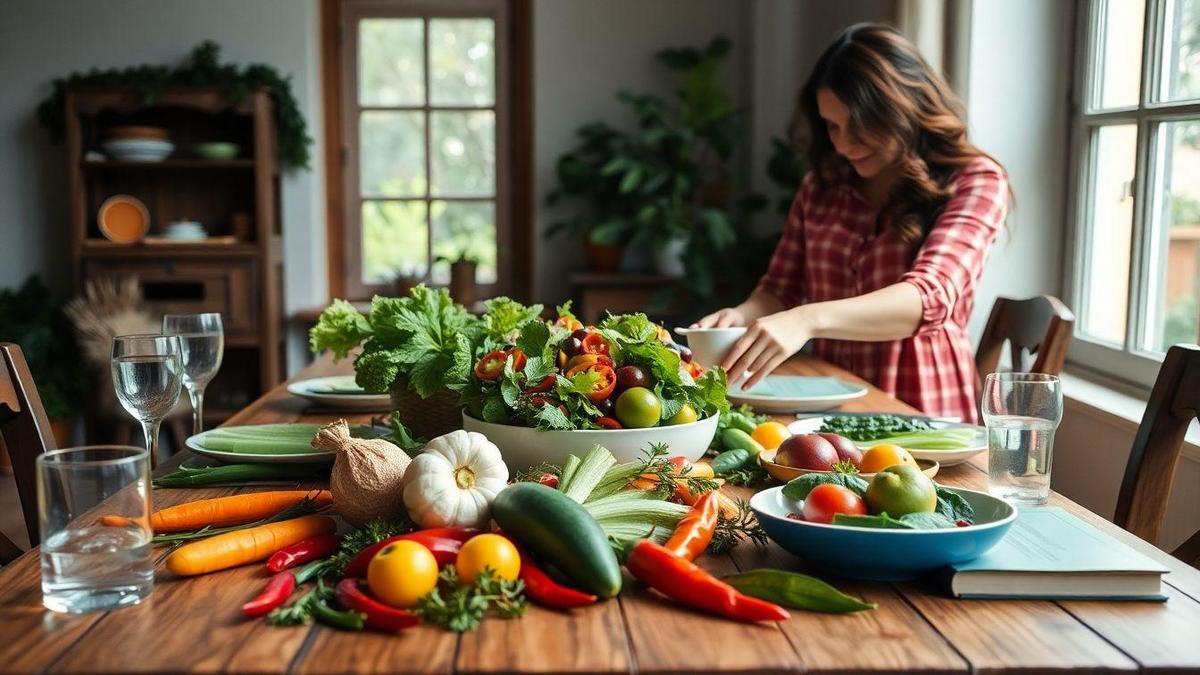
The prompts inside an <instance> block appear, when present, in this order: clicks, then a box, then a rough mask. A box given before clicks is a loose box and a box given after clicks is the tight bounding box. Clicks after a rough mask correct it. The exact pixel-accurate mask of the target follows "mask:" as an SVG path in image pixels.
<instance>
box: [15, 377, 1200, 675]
mask: <svg viewBox="0 0 1200 675" xmlns="http://www.w3.org/2000/svg"><path fill="white" fill-rule="evenodd" d="M783 371H784V372H789V373H793V374H806V375H836V376H838V377H841V378H843V379H846V380H849V381H856V382H861V380H859V378H857V377H855V376H853V375H851V374H849V373H846V372H844V371H841V370H839V369H837V368H834V367H832V366H830V365H829V364H826V363H823V362H820V361H817V360H815V359H812V358H807V357H798V358H796V359H793V360H792V361H790V362H789V363H787V364H785V366H784V368H783ZM345 372H349V364H348V363H346V362H343V363H341V364H334V363H333V362H332V361H330V360H328V359H319V360H318V361H316V362H315V363H314V364H312V365H310V366H309V367H307V368H305V369H304V370H302V371H301V372H300V373H298V374H297V375H296V378H297V379H302V378H308V377H317V376H322V375H329V374H336V373H345ZM868 390H869V391H868V394H867V395H866V396H864V397H862V398H859V399H856V400H854V401H851V402H847V403H846V404H845V405H843V406H842V408H841V410H844V411H871V412H894V413H913V412H915V411H914V410H913V409H912V408H911V407H909V406H907V405H905V404H903V403H901V402H899V401H897V400H896V399H894V398H892V397H891V396H889V395H887V394H885V393H883V392H881V391H879V390H878V389H876V388H874V387H870V386H868ZM341 416H344V415H343V414H342V413H338V412H331V411H321V410H318V409H314V408H313V407H311V406H310V404H309V403H308V402H307V401H305V400H303V399H300V398H296V397H293V396H291V395H289V394H288V393H287V391H286V389H285V388H284V387H283V386H282V385H281V386H279V387H276V388H275V389H273V390H272V391H270V392H269V393H267V394H266V395H264V396H263V397H262V398H260V399H259V400H257V401H255V402H254V403H252V404H251V405H250V406H248V407H247V408H246V409H245V410H243V411H242V412H240V413H239V414H238V415H236V416H235V417H234V418H232V419H231V420H229V422H228V424H259V423H267V422H325V421H328V420H334V419H337V418H338V417H341ZM345 416H346V417H348V418H349V419H351V421H365V420H366V419H367V418H368V417H369V416H366V415H345ZM780 419H781V420H786V418H782V417H781V418H780ZM187 456H188V453H187V452H184V453H180V454H179V455H176V456H175V457H173V458H172V459H171V460H170V461H168V462H166V463H165V464H164V465H163V466H162V467H159V469H158V472H159V473H161V472H165V471H170V470H171V469H172V468H173V467H174V466H175V465H177V464H178V462H179V461H180V460H182V459H184V458H186V457H187ZM983 461H986V459H985V458H982V459H980V460H979V461H973V462H969V463H966V464H961V465H959V466H954V467H946V468H943V469H942V471H941V473H940V474H938V477H937V480H938V481H939V482H942V483H945V484H949V485H954V486H962V487H967V488H974V489H983V488H984V487H985V482H986V477H987V475H986V471H985V470H984V467H985V466H986V465H985V464H983V463H981V462H983ZM259 489H272V488H263V487H224V488H198V489H155V490H154V495H153V501H154V506H155V507H156V508H162V507H165V506H170V505H173V504H179V503H182V502H187V501H192V500H196V499H203V498H209V497H217V496H222V495H229V494H235V493H239V492H246V491H251V490H259ZM274 489H278V488H274ZM1051 504H1053V505H1057V506H1060V507H1062V508H1064V509H1066V510H1068V511H1070V512H1071V513H1073V514H1075V515H1076V516H1079V517H1080V518H1083V519H1084V520H1086V521H1087V522H1090V523H1092V524H1094V525H1096V526H1097V527H1099V528H1100V529H1101V530H1102V531H1104V532H1106V533H1108V534H1110V535H1112V536H1113V537H1115V538H1117V539H1118V540H1120V541H1123V542H1125V543H1126V544H1128V545H1130V546H1132V547H1133V548H1134V549H1136V550H1138V551H1141V552H1143V553H1145V554H1146V555H1148V556H1150V557H1151V558H1153V559H1154V560H1156V561H1158V562H1160V563H1162V564H1163V565H1165V566H1167V567H1168V568H1169V569H1170V570H1171V572H1170V574H1168V575H1167V576H1166V580H1165V584H1164V591H1165V593H1166V595H1167V597H1168V600H1167V601H1166V602H1162V603H1158V602H1083V601H1060V602H1053V601H1045V600H958V599H954V598H952V597H950V596H949V595H948V594H947V593H946V591H945V588H944V586H942V585H940V584H939V583H937V582H935V581H933V580H923V581H912V582H902V583H881V582H865V581H853V580H849V579H841V578H838V577H837V576H835V575H829V574H822V575H821V576H822V578H824V579H826V580H827V581H829V582H831V583H833V584H835V585H836V586H837V587H839V588H841V589H842V590H844V591H846V592H849V593H852V594H854V595H856V596H859V597H861V598H864V599H866V600H868V601H871V602H874V603H876V604H877V608H876V609H874V610H870V611H863V612H857V613H853V614H845V615H831V614H817V613H812V612H804V611H794V612H792V616H791V618H790V619H789V620H787V621H784V622H781V623H778V624H775V623H772V624H743V623H737V622H734V621H730V620H726V619H721V618H716V617H712V616H708V615H704V614H700V613H697V612H694V611H691V610H689V609H687V608H685V607H682V606H680V605H679V604H676V603H673V602H671V601H669V600H667V599H665V598H662V597H661V596H658V595H656V594H654V593H652V592H650V591H647V590H646V589H644V588H641V587H639V586H638V585H637V584H634V583H629V584H627V586H626V588H625V590H624V591H623V592H622V593H621V595H620V596H619V597H618V598H617V599H616V600H613V601H609V602H602V603H599V604H596V605H593V606H590V607H586V608H583V609H576V610H571V611H565V612H563V611H553V610H548V609H543V608H540V607H536V606H530V607H529V609H528V611H527V612H526V613H525V615H524V616H523V617H521V618H517V619H511V620H503V619H500V618H497V617H490V618H488V619H487V620H486V621H484V622H483V625H482V626H481V627H480V628H479V629H478V630H475V631H472V632H468V633H464V634H461V635H459V634H456V633H452V632H449V631H446V630H443V629H441V628H438V627H433V626H424V625H422V626H418V627H416V628H413V629H410V630H406V631H404V632H402V633H400V634H396V635H388V634H382V633H375V632H347V631H342V630H337V629H334V628H329V627H326V626H323V625H320V624H314V625H307V626H294V627H278V626H273V625H269V624H268V623H267V622H266V621H263V620H261V619H257V620H248V619H245V618H243V617H242V615H241V613H240V607H241V605H242V603H243V602H245V601H246V600H248V599H249V598H251V597H252V596H254V595H256V594H257V593H258V592H259V591H260V590H261V589H262V587H263V584H264V582H265V581H266V579H267V578H268V573H267V572H266V571H265V569H264V568H263V566H262V565H247V566H244V567H239V568H236V569H231V570H226V571H223V572H216V573H212V574H208V575H205V576H201V577H192V578H179V577H175V576H173V575H172V574H171V573H169V572H167V571H166V570H165V568H164V567H163V560H164V558H165V557H166V555H167V553H168V551H167V549H165V548H159V549H155V551H154V556H155V561H156V565H155V569H156V578H155V588H154V592H153V594H152V595H151V596H150V597H149V598H148V599H147V600H145V601H144V602H142V603H141V604H140V605H137V606H134V607H128V608H124V609H119V610H115V611H110V612H103V613H94V614H86V615H66V614H56V613H53V612H50V611H48V610H45V609H43V608H42V605H41V590H40V587H39V581H40V573H39V561H38V552H37V550H36V549H35V550H33V551H30V552H28V553H27V554H25V555H24V556H23V557H21V558H20V559H18V560H17V561H15V562H13V563H12V564H10V565H9V566H8V567H6V568H5V569H3V570H2V571H0V636H2V637H0V670H2V671H3V672H47V671H48V672H79V673H107V672H182V671H205V672H210V671H211V672H255V673H283V672H295V673H338V672H387V673H401V672H406V673H407V672H413V673H427V672H428V673H442V672H526V671H528V672H587V673H607V672H640V673H668V672H670V673H674V672H708V673H712V672H722V673H733V672H737V673H768V672H784V671H787V672H896V673H900V672H904V673H907V672H947V673H949V672H1006V673H1007V672H1014V673H1015V672H1022V673H1031V672H1045V671H1056V670H1086V671H1103V670H1114V671H1117V670H1146V671H1167V670H1174V671H1183V672H1186V671H1193V672H1200V571H1197V570H1196V569H1194V568H1191V567H1189V566H1187V565H1185V564H1183V563H1182V562H1180V561H1178V560H1175V559H1174V558H1172V557H1170V556H1168V555H1166V554H1164V553H1163V552H1161V551H1159V550H1158V549H1156V548H1155V547H1153V546H1151V545H1150V544H1148V543H1146V542H1144V541H1142V540H1140V539H1137V538H1136V537H1133V536H1131V535H1129V534H1128V533H1125V532H1124V531H1122V530H1120V529H1119V528H1117V527H1115V526H1113V525H1112V524H1111V523H1109V522H1107V521H1106V520H1104V519H1103V518H1101V517H1099V516H1097V515H1095V514H1093V513H1091V512H1089V511H1088V510H1087V509H1085V508H1083V507H1081V506H1079V505H1077V504H1075V503H1073V502H1071V501H1070V500H1068V499H1067V498H1065V497H1063V496H1061V495H1059V494H1054V495H1053V496H1052V498H1051ZM698 562H699V563H700V564H701V565H702V566H703V567H705V568H707V569H708V570H710V571H712V572H714V573H717V574H728V573H733V572H737V571H739V570H748V569H752V568H759V567H772V568H779V569H786V570H794V571H800V572H804V571H809V570H808V568H806V566H805V564H804V562H803V561H801V560H800V559H798V558H796V557H794V556H791V555H790V554H788V553H785V552H784V551H783V550H782V549H780V548H779V547H777V546H775V545H773V544H768V545H766V546H761V547H758V546H754V545H752V544H742V545H741V546H739V547H737V548H735V549H734V550H733V551H732V552H730V553H728V554H724V555H718V556H713V555H705V556H703V557H701V558H700V560H699V561H698Z"/></svg>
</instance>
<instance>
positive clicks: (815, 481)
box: [783, 472, 867, 500]
mask: <svg viewBox="0 0 1200 675" xmlns="http://www.w3.org/2000/svg"><path fill="white" fill-rule="evenodd" d="M825 483H833V484H834V485H841V486H842V487H844V488H848V489H849V490H851V491H852V492H854V493H855V494H857V495H858V496H859V497H864V496H866V494H867V481H865V480H863V479H862V478H859V477H858V476H855V475H853V474H848V473H832V472H831V473H806V474H804V475H803V476H800V477H799V478H794V479H792V480H791V481H789V482H788V484H787V485H785V486H783V496H784V497H787V498H788V499H796V500H799V499H805V498H807V497H808V493H810V492H812V491H813V488H815V487H817V486H818V485H823V484H825Z"/></svg>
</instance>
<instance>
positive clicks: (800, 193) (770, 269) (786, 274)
mask: <svg viewBox="0 0 1200 675" xmlns="http://www.w3.org/2000/svg"><path fill="white" fill-rule="evenodd" d="M813 185H814V183H813V176H812V174H809V175H807V176H805V178H804V181H803V182H802V183H801V184H800V189H799V190H797V191H796V197H795V199H793V200H792V207H791V209H789V210H788V218H787V225H785V226H784V229H783V236H781V237H780V239H779V243H778V244H776V245H775V252H774V253H773V254H772V255H771V262H770V264H769V265H767V273H766V274H764V275H763V277H762V279H760V280H759V282H758V287H759V289H761V290H763V291H766V292H767V293H770V294H771V295H773V296H775V298H776V299H778V300H779V302H781V303H783V306H784V307H795V306H796V305H799V304H802V303H803V302H804V255H805V252H804V205H805V203H806V202H807V200H808V196H809V195H810V194H811V193H812V190H813Z"/></svg>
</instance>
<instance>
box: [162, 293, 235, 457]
mask: <svg viewBox="0 0 1200 675" xmlns="http://www.w3.org/2000/svg"><path fill="white" fill-rule="evenodd" d="M162 332H163V335H177V336H179V342H180V347H181V348H182V350H183V352H182V357H183V386H184V387H187V391H188V398H189V399H191V401H192V433H193V434H198V433H200V432H201V431H204V419H203V418H204V388H205V387H207V386H208V383H209V382H210V381H211V380H212V379H213V376H215V375H216V374H217V370H218V369H220V367H221V358H222V357H223V356H224V353H225V333H224V330H223V328H222V326H221V315H220V314H217V313H215V312H207V313H205V314H167V315H166V316H164V317H163V321H162Z"/></svg>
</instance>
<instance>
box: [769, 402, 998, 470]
mask: <svg viewBox="0 0 1200 675" xmlns="http://www.w3.org/2000/svg"><path fill="white" fill-rule="evenodd" d="M881 414H882V413H881ZM826 417H838V414H837V413H830V414H829V415H825V416H820V417H806V418H805V419H802V420H796V421H795V422H792V423H791V424H789V425H788V431H790V432H792V433H793V434H811V433H813V432H815V431H816V430H817V429H819V428H821V425H822V424H824V423H825V418H826ZM898 417H905V416H904V415H898ZM929 425H930V426H931V427H933V428H934V429H949V428H962V429H974V430H975V442H974V443H973V444H972V446H971V447H969V448H964V449H962V450H912V449H910V450H909V453H911V454H912V456H913V457H915V458H916V459H931V460H933V461H935V462H937V463H938V464H941V465H942V466H943V467H946V466H954V465H955V464H962V463H963V462H965V461H967V460H968V459H971V458H972V457H974V456H975V455H978V454H979V453H981V452H984V451H986V450H987V449H988V440H987V429H986V428H985V427H977V426H975V425H972V424H961V423H958V422H939V421H937V420H933V421H930V422H929ZM886 442H887V439H882V440H878V441H869V442H863V443H858V442H855V445H857V446H859V447H860V448H869V447H871V446H872V445H879V444H880V443H886Z"/></svg>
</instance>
